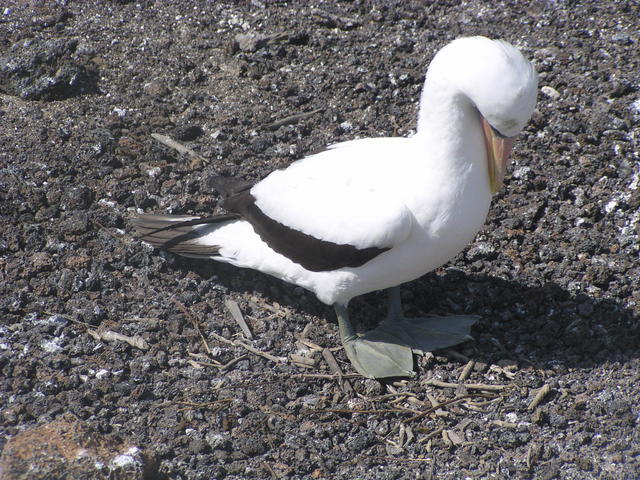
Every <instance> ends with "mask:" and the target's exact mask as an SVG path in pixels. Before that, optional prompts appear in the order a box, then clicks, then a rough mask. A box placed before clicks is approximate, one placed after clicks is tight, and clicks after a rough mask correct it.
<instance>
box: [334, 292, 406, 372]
mask: <svg viewBox="0 0 640 480" xmlns="http://www.w3.org/2000/svg"><path fill="white" fill-rule="evenodd" d="M334 309H335V311H336V316H337V317H338V328H339V330H340V340H341V341H342V346H343V347H344V351H345V353H346V354H347V357H348V358H349V360H350V361H351V363H352V364H353V367H354V368H355V369H356V370H357V371H358V373H360V374H361V375H362V376H364V377H367V378H385V377H410V376H413V375H414V373H413V352H412V351H411V347H409V346H407V345H404V344H403V343H402V342H401V341H400V340H399V339H398V338H395V337H394V336H393V335H392V334H391V335H384V338H383V337H380V338H379V337H378V335H376V330H371V331H370V332H367V333H366V334H365V335H364V336H359V335H357V334H356V332H355V330H354V328H353V325H352V324H351V321H350V320H349V312H348V310H347V307H346V306H345V305H340V304H335V305H334Z"/></svg>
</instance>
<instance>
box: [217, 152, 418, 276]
mask: <svg viewBox="0 0 640 480" xmlns="http://www.w3.org/2000/svg"><path fill="white" fill-rule="evenodd" d="M386 140H387V141H388V140H390V139H386ZM391 143H395V142H393V141H392V142H391ZM376 144H378V145H383V144H382V143H380V142H375V141H371V140H365V141H356V142H348V143H346V144H339V145H337V146H334V147H332V148H330V149H329V150H327V151H325V152H322V153H320V154H317V155H314V156H312V157H308V158H305V159H303V160H301V161H299V162H296V163H294V164H293V165H291V166H290V167H289V168H287V169H285V170H279V171H276V172H273V173H272V174H270V175H269V176H268V177H266V178H265V179H264V180H262V181H261V182H259V183H258V184H256V185H255V186H253V188H251V189H247V190H241V191H240V192H239V193H237V194H235V195H231V196H230V197H229V198H227V199H226V200H225V203H224V205H225V207H226V208H227V209H228V210H229V211H231V212H234V213H237V214H239V215H241V217H242V218H244V219H246V220H247V221H249V222H250V223H251V224H252V226H253V228H254V230H255V231H256V233H258V235H260V237H261V238H262V240H263V241H264V242H265V243H267V244H268V245H269V246H270V247H271V248H272V249H273V250H275V251H276V252H278V253H281V254H282V255H285V256H287V257H288V258H290V259H291V260H293V261H294V262H296V263H299V264H301V265H302V266H303V267H305V268H306V269H308V270H312V271H326V270H336V269H339V268H343V267H357V266H360V265H363V264H364V263H366V262H368V261H369V260H371V259H372V258H374V257H376V256H377V255H380V254H382V253H384V252H385V251H387V250H389V249H391V248H393V247H394V246H395V245H397V244H399V243H400V242H402V241H403V240H404V239H405V238H406V237H407V236H408V235H409V232H410V230H411V226H412V218H413V215H412V213H411V211H410V210H409V209H408V208H407V206H406V205H405V203H404V202H403V199H402V198H398V197H397V195H394V192H395V190H396V188H395V187H393V188H392V182H393V181H392V180H391V179H390V178H389V175H388V172H386V171H385V168H387V169H388V168H389V167H390V165H389V164H388V163H386V162H383V161H382V160H381V159H382V156H383V155H381V152H380V151H379V150H376ZM384 145H386V143H385V144H384ZM387 160H390V159H387Z"/></svg>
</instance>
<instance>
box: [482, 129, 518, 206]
mask: <svg viewBox="0 0 640 480" xmlns="http://www.w3.org/2000/svg"><path fill="white" fill-rule="evenodd" d="M481 119H482V131H483V132H484V142H485V144H486V146H487V162H488V167H489V185H490V187H491V193H497V192H498V191H499V190H500V189H501V188H502V182H503V180H504V175H505V173H506V170H507V161H508V160H509V153H510V152H511V149H512V148H513V144H514V143H515V141H516V139H515V137H501V136H500V135H498V134H497V133H496V132H495V131H494V129H493V128H491V125H489V122H487V121H486V120H485V119H484V117H481Z"/></svg>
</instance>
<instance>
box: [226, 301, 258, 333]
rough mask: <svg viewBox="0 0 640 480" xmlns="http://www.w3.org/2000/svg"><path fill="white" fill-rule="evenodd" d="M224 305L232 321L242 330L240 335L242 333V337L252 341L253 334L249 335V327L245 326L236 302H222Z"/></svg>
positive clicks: (245, 323)
mask: <svg viewBox="0 0 640 480" xmlns="http://www.w3.org/2000/svg"><path fill="white" fill-rule="evenodd" d="M224 304H225V306H226V307H227V310H229V313H231V316H232V317H233V319H234V320H235V321H236V323H237V324H238V325H239V326H240V329H241V330H242V333H244V336H245V337H247V338H248V339H249V340H253V333H251V330H250V329H249V325H247V322H245V321H244V317H243V316H242V312H241V311H240V307H239V306H238V302H236V301H234V300H231V299H226V300H225V301H224Z"/></svg>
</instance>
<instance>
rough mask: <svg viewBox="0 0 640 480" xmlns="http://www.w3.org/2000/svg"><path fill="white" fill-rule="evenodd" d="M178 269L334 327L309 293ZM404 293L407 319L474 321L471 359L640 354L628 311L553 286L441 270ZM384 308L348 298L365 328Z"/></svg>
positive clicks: (213, 267) (213, 265)
mask: <svg viewBox="0 0 640 480" xmlns="http://www.w3.org/2000/svg"><path fill="white" fill-rule="evenodd" d="M176 268H187V269H189V270H192V271H194V272H196V273H197V274H198V275H200V276H201V277H202V278H210V277H211V276H212V275H215V278H216V282H217V283H218V284H220V285H221V286H223V287H226V288H228V289H229V290H231V291H235V292H237V293H240V294H246V293H252V294H256V293H257V294H259V295H261V296H262V297H264V298H266V299H269V300H272V301H274V302H278V303H280V304H283V305H287V306H289V307H292V308H295V309H296V310H297V311H298V312H300V313H301V314H307V315H311V316H317V317H323V318H326V319H327V321H330V322H335V315H334V313H333V309H332V308H330V307H327V306H326V305H323V304H322V303H321V302H319V301H318V300H317V299H315V297H314V295H313V294H311V293H309V292H306V291H302V289H300V288H299V287H294V286H291V285H288V284H286V283H284V282H281V281H279V280H277V279H275V278H272V277H270V276H268V275H264V274H261V273H259V272H255V271H252V270H243V269H237V268H235V267H231V266H228V265H221V264H219V263H217V262H202V261H193V260H188V259H180V261H179V262H178V266H177V267H176ZM402 292H403V307H404V313H405V315H406V316H408V317H412V316H424V315H425V314H438V315H447V314H474V315H479V316H480V317H481V318H480V320H479V321H478V322H477V323H476V324H475V325H474V327H473V329H472V335H473V337H474V339H475V342H474V343H473V344H472V348H473V356H474V358H475V359H476V360H480V361H483V362H486V363H497V362H499V361H501V360H513V361H515V362H519V363H522V362H525V363H530V364H532V365H534V366H536V367H539V368H553V369H558V368H560V369H562V368H588V367H592V366H594V365H599V364H603V363H606V362H625V361H628V360H629V359H631V358H636V357H639V356H640V322H639V319H638V315H637V313H636V312H635V311H634V310H632V309H630V308H627V307H625V306H624V305H623V304H622V303H621V302H619V301H617V300H615V299H611V298H595V297H593V296H591V295H588V294H586V293H572V292H569V291H568V290H566V289H563V288H562V287H560V286H559V285H557V284H556V283H553V282H548V283H545V284H543V285H539V286H531V285H527V284H525V283H522V282H519V281H515V280H504V279H501V278H498V277H495V276H491V275H486V274H466V273H465V272H463V271H461V270H458V269H455V268H447V269H441V270H440V271H439V272H438V273H433V272H432V273H429V274H427V275H425V276H423V277H421V278H420V279H418V280H416V281H414V282H410V283H407V284H405V285H403V286H402ZM385 302H386V295H385V294H384V292H374V293H371V294H367V295H363V296H360V297H357V298H355V299H353V300H352V301H351V303H350V311H351V313H352V316H353V318H354V319H355V320H356V321H357V322H358V323H359V324H360V326H361V328H362V329H363V330H368V329H370V328H374V327H375V325H376V324H377V323H378V321H379V320H381V319H382V318H383V317H384V315H385V308H386V303H385ZM338 342H339V340H338V339H337V338H336V343H338Z"/></svg>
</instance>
